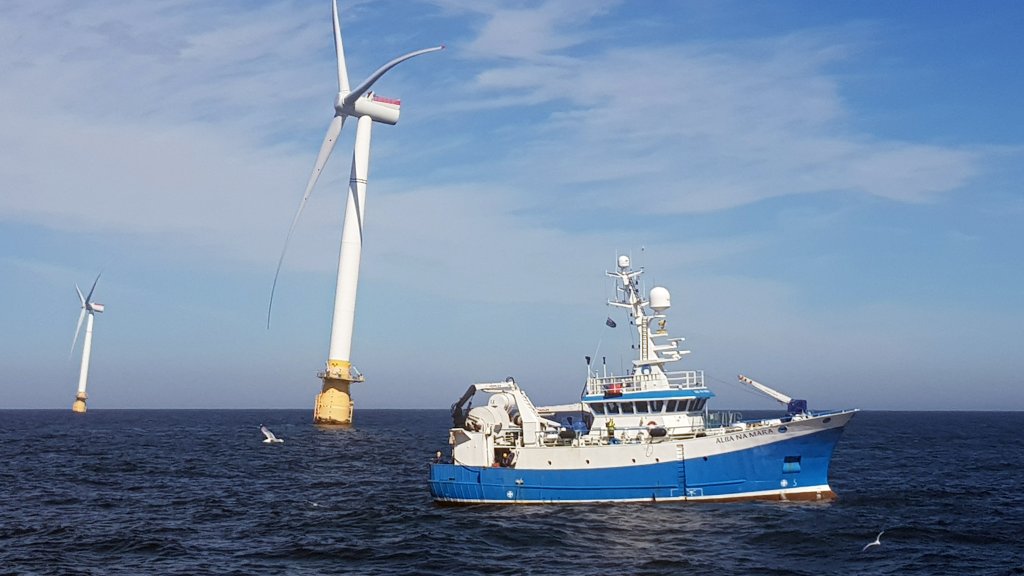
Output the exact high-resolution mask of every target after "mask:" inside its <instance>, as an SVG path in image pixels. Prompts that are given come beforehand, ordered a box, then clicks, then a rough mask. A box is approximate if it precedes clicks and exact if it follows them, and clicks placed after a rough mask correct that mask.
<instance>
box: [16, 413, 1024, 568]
mask: <svg viewBox="0 0 1024 576" xmlns="http://www.w3.org/2000/svg"><path fill="white" fill-rule="evenodd" d="M310 417H311V414H310V411H309V410H259V411H247V410H197V411H189V410H170V411H162V410H91V411H90V412H89V413H88V414H86V415H84V417H83V416H80V415H73V414H71V413H70V411H64V410H61V411H55V410H48V411H32V410H0V574H19V575H21V574H61V575H64V574H95V575H100V574H103V575H107V574H147V575H151V574H240V575H241V574H245V575H254V574H275V575H276V574H458V575H467V574H539V575H544V576H550V575H554V574H573V575H587V574H594V575H600V576H609V575H614V574H691V573H692V574H697V573H701V574H759V575H771V574H779V575H783V574H785V575H793V574H795V575H802V574H808V575H810V574H816V575H817V574H837V575H838V574H842V575H846V574H900V575H908V574H927V575H933V574H993V575H1004V574H1005V575H1009V574H1024V544H1022V541H1024V495H1022V490H1024V472H1022V470H1024V468H1022V462H1021V460H1022V456H1024V413H1020V412H1017V413H1013V412H1006V413H962V412H961V413H958V412H862V413H860V414H858V415H857V417H856V418H854V420H853V421H852V423H851V424H850V426H849V427H848V429H847V431H846V433H845V435H844V437H843V439H842V440H841V441H840V443H839V447H838V450H837V452H836V454H835V458H834V459H833V463H832V472H831V479H832V481H831V485H832V488H833V489H834V490H835V491H836V492H837V493H838V494H839V499H838V500H836V501H834V502H831V503H812V504H798V503H764V502H762V503H756V502H755V503H734V504H670V503H659V504H649V503H644V504H616V505H568V506H525V507H504V506H470V507H439V506H436V505H434V504H433V502H432V501H431V500H430V496H429V493H428V491H427V486H426V474H427V462H428V461H429V459H430V457H431V455H432V454H433V453H434V451H435V450H437V449H439V448H443V447H444V445H445V444H446V443H447V437H448V433H447V428H448V426H449V423H450V420H449V418H448V414H447V411H445V410H359V411H357V413H356V426H355V427H353V428H351V429H344V430H321V429H317V428H316V427H314V426H313V425H312V424H311V422H310ZM261 423H265V424H267V426H268V427H270V428H271V429H272V430H273V431H274V432H275V433H276V434H277V435H278V436H280V437H282V438H284V440H285V442H284V443H283V444H278V445H268V444H263V443H262V442H261V440H262V436H261V435H260V432H259V425H260V424H261ZM883 529H884V530H885V534H884V535H883V536H882V538H881V541H882V544H881V545H880V546H874V547H871V548H869V549H868V550H867V551H864V552H862V551H861V549H862V548H863V546H864V545H865V544H867V543H868V542H870V541H872V540H873V539H874V538H875V535H876V534H877V533H878V532H879V531H880V530H883Z"/></svg>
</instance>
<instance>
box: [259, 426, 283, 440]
mask: <svg viewBox="0 0 1024 576" xmlns="http://www.w3.org/2000/svg"><path fill="white" fill-rule="evenodd" d="M260 432H263V435H264V436H265V437H266V438H265V439H264V440H263V443H264V444H280V443H281V442H284V440H281V439H280V438H278V437H277V436H274V433H273V432H271V431H270V429H269V428H267V427H266V426H264V425H263V424H260Z"/></svg>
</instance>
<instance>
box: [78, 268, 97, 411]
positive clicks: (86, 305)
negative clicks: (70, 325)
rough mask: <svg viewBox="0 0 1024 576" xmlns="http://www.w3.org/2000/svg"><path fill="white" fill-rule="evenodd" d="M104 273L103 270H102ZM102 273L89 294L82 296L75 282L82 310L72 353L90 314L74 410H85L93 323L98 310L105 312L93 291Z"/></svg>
mask: <svg viewBox="0 0 1024 576" xmlns="http://www.w3.org/2000/svg"><path fill="white" fill-rule="evenodd" d="M100 274H102V272H100ZM100 274H97V275H96V279H95V280H93V282H92V288H90V289H89V295H88V296H82V290H81V288H79V287H78V284H75V291H76V292H78V299H79V300H80V301H81V302H82V312H81V314H79V315H78V326H77V327H76V328H75V339H74V340H72V341H71V354H74V353H75V345H76V344H78V334H79V333H81V331H82V320H83V319H84V318H85V317H86V315H88V316H89V319H88V321H86V323H85V341H84V342H83V343H82V371H81V372H80V373H79V376H78V394H77V395H75V403H74V404H72V405H71V411H72V412H79V413H84V412H85V399H86V398H88V395H87V394H86V393H85V385H86V384H87V383H88V381H89V356H90V355H91V354H92V323H93V317H94V315H95V313H96V312H103V304H100V303H99V302H93V301H92V293H93V292H94V291H95V290H96V283H97V282H99V281H100Z"/></svg>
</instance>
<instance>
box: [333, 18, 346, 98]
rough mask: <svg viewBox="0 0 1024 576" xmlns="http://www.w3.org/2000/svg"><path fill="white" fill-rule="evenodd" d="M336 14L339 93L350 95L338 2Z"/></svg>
mask: <svg viewBox="0 0 1024 576" xmlns="http://www.w3.org/2000/svg"><path fill="white" fill-rule="evenodd" d="M332 5H333V9H332V12H333V14H334V52H335V53H336V54H337V56H338V92H341V93H342V94H347V93H348V68H346V67H345V47H344V46H343V45H342V43H341V24H339V23H338V0H334V2H333V3H332Z"/></svg>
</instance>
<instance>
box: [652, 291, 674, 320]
mask: <svg viewBox="0 0 1024 576" xmlns="http://www.w3.org/2000/svg"><path fill="white" fill-rule="evenodd" d="M671 307H672V295H671V294H669V293H668V288H663V287H661V286H655V287H654V288H651V309H652V310H654V311H656V312H658V313H661V312H664V311H665V310H668V309H669V308H671Z"/></svg>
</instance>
